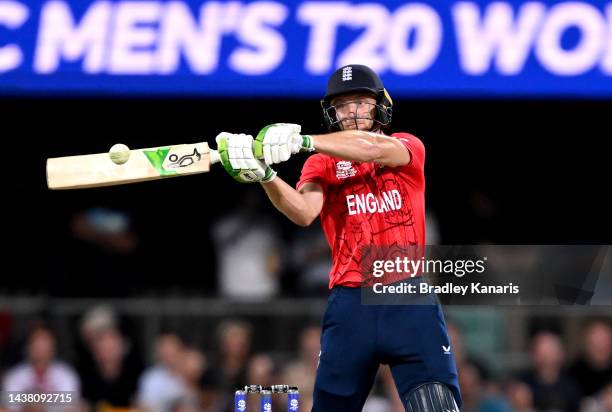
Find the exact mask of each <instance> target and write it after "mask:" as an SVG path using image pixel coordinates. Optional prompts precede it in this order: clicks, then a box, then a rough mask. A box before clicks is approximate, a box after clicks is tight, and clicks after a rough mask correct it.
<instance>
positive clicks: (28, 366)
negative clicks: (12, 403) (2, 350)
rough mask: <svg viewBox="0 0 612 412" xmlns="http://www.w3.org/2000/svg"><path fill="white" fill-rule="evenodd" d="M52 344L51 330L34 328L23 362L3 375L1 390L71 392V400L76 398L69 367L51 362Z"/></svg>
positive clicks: (75, 378) (76, 383)
mask: <svg viewBox="0 0 612 412" xmlns="http://www.w3.org/2000/svg"><path fill="white" fill-rule="evenodd" d="M55 345H56V342H55V337H54V335H53V333H52V331H51V330H50V329H49V328H47V327H46V326H44V325H41V324H39V325H36V326H35V327H34V328H33V329H32V330H31V332H30V334H29V336H28V339H27V360H25V361H24V362H22V363H20V364H18V365H16V366H15V367H13V368H12V369H10V370H9V371H8V372H7V373H6V376H5V378H4V383H3V385H2V389H3V390H4V391H18V392H51V391H69V392H73V395H72V396H73V397H76V398H80V383H79V378H78V376H77V374H76V373H75V372H74V371H73V370H72V368H71V367H70V366H68V365H67V364H65V363H63V362H61V361H59V360H56V359H55V351H56V346H55ZM19 409H20V408H19V407H17V408H14V410H19ZM47 409H54V408H47Z"/></svg>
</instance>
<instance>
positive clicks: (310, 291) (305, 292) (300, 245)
mask: <svg viewBox="0 0 612 412" xmlns="http://www.w3.org/2000/svg"><path fill="white" fill-rule="evenodd" d="M290 251H291V264H292V266H293V271H294V272H295V273H296V275H297V276H296V278H297V282H295V280H293V282H294V283H295V284H297V285H298V290H299V294H300V295H302V296H325V295H326V294H327V293H328V290H329V287H328V285H329V271H330V270H331V252H330V249H329V246H328V244H327V239H325V235H324V234H323V231H322V230H321V228H319V227H317V226H316V225H310V226H308V227H307V228H304V229H302V230H300V231H298V232H297V233H296V234H295V237H294V240H293V243H292V247H291V250H290Z"/></svg>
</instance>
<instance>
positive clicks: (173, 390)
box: [138, 333, 188, 412]
mask: <svg viewBox="0 0 612 412" xmlns="http://www.w3.org/2000/svg"><path fill="white" fill-rule="evenodd" d="M155 351H156V357H157V363H156V364H155V365H153V366H152V367H150V368H149V369H147V370H145V372H144V373H143V375H142V376H141V377H140V382H139V387H138V404H139V405H140V407H141V408H142V409H143V410H144V411H145V412H172V411H174V410H175V408H176V406H177V405H180V404H181V402H182V399H183V398H185V397H186V396H188V390H187V387H186V385H185V382H184V379H183V375H182V373H183V366H184V364H183V362H184V351H185V348H184V346H183V342H182V340H181V339H180V338H179V337H178V336H177V335H175V334H173V333H165V334H162V335H161V336H159V337H158V338H157V343H156V348H155Z"/></svg>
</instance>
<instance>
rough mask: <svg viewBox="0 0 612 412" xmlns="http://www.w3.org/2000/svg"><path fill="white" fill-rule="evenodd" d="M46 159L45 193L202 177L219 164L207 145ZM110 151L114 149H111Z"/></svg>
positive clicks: (127, 150) (185, 145)
mask: <svg viewBox="0 0 612 412" xmlns="http://www.w3.org/2000/svg"><path fill="white" fill-rule="evenodd" d="M121 146H122V147H123V148H125V150H124V151H122V152H113V150H112V149H111V152H110V153H109V152H106V153H97V154H89V155H83V156H68V157H56V158H51V159H47V186H48V187H49V189H81V188H89V187H101V186H114V185H121V184H126V183H135V182H143V181H147V180H155V179H163V178H169V177H175V176H185V175H192V174H196V173H205V172H208V171H209V169H210V165H211V164H213V163H216V162H218V161H219V155H218V153H217V151H216V150H211V149H209V147H208V143H206V142H202V143H194V144H181V145H174V146H163V147H153V148H149V149H135V150H129V149H128V148H127V146H124V145H121ZM113 148H114V147H113Z"/></svg>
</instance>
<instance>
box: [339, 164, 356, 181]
mask: <svg viewBox="0 0 612 412" xmlns="http://www.w3.org/2000/svg"><path fill="white" fill-rule="evenodd" d="M356 174H357V170H355V168H354V167H353V164H352V163H351V162H349V161H348V160H341V161H339V162H338V163H336V177H337V178H338V179H346V178H347V177H353V176H355V175H356Z"/></svg>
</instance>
